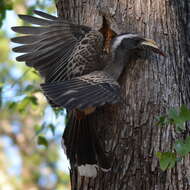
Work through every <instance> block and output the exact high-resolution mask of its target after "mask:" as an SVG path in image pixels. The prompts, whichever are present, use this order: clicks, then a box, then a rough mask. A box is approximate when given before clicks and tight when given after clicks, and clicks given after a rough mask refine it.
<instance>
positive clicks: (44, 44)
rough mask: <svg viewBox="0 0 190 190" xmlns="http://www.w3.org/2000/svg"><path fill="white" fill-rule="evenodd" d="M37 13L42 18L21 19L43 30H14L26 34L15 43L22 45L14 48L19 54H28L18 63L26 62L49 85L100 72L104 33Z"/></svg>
mask: <svg viewBox="0 0 190 190" xmlns="http://www.w3.org/2000/svg"><path fill="white" fill-rule="evenodd" d="M34 13H35V14H36V15H38V16H40V17H42V18H38V17H34V16H28V15H19V17H20V18H21V19H22V20H24V21H26V22H29V23H31V24H36V25H39V26H18V27H13V28H12V30H13V31H15V32H18V33H21V34H26V35H25V36H21V37H20V36H19V37H15V38H13V39H12V42H15V43H20V44H22V45H21V46H19V47H16V48H13V51H15V52H19V53H24V54H23V55H20V56H18V57H17V61H25V62H26V64H27V65H28V66H30V67H34V68H35V69H37V70H38V71H39V73H40V74H41V75H42V76H43V77H44V78H45V81H46V82H55V81H62V80H67V79H71V78H73V77H76V76H81V75H82V74H87V73H90V72H92V71H94V70H97V69H99V67H100V63H101V62H100V63H97V60H100V59H101V58H100V54H101V52H100V51H102V45H103V37H102V35H101V33H99V32H97V31H93V30H91V28H89V27H87V26H83V25H76V24H73V23H70V22H69V21H67V20H63V19H62V18H59V17H55V16H51V15H49V14H47V13H43V12H41V11H34ZM85 39H87V40H86V42H89V43H86V42H85ZM83 41H84V42H85V43H83ZM80 46H81V47H82V48H83V49H82V51H81V50H80V48H81V47H80ZM79 50H80V51H79ZM89 51H91V52H92V53H91V52H89ZM81 52H82V53H81ZM81 56H82V57H81Z"/></svg>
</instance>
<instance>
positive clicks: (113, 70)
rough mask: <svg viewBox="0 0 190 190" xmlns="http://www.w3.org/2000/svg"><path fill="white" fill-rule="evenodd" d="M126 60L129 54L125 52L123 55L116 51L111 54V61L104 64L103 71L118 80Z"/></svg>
mask: <svg viewBox="0 0 190 190" xmlns="http://www.w3.org/2000/svg"><path fill="white" fill-rule="evenodd" d="M128 62H129V54H127V53H126V54H125V56H124V55H121V54H120V53H119V52H118V53H117V54H115V55H113V56H112V60H111V63H109V64H108V65H106V67H105V68H104V71H105V72H107V73H108V74H110V76H112V77H113V78H114V79H115V80H118V78H119V76H120V75H121V73H122V72H123V70H124V68H125V66H126V65H127V63H128Z"/></svg>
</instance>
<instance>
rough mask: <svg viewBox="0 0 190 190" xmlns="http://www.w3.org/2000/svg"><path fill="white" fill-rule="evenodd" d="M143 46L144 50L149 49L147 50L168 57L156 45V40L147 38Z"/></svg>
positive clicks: (142, 43)
mask: <svg viewBox="0 0 190 190" xmlns="http://www.w3.org/2000/svg"><path fill="white" fill-rule="evenodd" d="M141 46H142V47H144V48H147V49H151V50H152V51H154V52H155V53H157V54H160V55H162V56H166V54H165V53H164V52H163V51H162V50H161V49H160V48H159V47H158V45H157V44H156V42H155V41H154V40H151V39H146V38H145V39H144V41H142V42H141Z"/></svg>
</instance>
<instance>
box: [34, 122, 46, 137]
mask: <svg viewBox="0 0 190 190" xmlns="http://www.w3.org/2000/svg"><path fill="white" fill-rule="evenodd" d="M34 129H35V134H36V135H39V134H40V133H41V132H42V131H43V130H44V129H45V124H42V125H35V126H34Z"/></svg>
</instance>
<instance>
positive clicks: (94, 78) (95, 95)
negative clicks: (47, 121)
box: [41, 71, 120, 110]
mask: <svg viewBox="0 0 190 190" xmlns="http://www.w3.org/2000/svg"><path fill="white" fill-rule="evenodd" d="M41 87H42V90H43V92H44V94H45V95H46V96H47V97H48V99H50V100H51V101H52V102H54V103H55V104H56V105H58V106H59V107H65V108H67V109H69V110H72V109H76V108H78V109H84V108H87V107H93V106H100V105H104V104H106V103H116V102H118V101H119V100H120V87H119V84H118V83H117V82H116V81H115V80H114V79H113V78H112V77H111V76H109V75H108V74H106V73H104V72H102V71H96V72H93V73H90V74H88V75H84V76H81V77H76V78H74V79H72V80H69V81H62V82H56V83H44V84H42V85H41Z"/></svg>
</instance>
